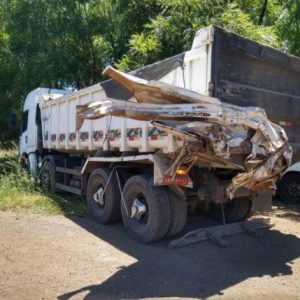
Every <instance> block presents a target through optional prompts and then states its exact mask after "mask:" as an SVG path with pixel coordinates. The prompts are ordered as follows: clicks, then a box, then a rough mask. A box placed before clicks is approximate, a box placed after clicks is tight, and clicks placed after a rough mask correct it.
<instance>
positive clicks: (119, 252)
mask: <svg viewBox="0 0 300 300" xmlns="http://www.w3.org/2000/svg"><path fill="white" fill-rule="evenodd" d="M271 215H272V221H273V222H275V223H276V225H275V227H273V228H272V229H271V230H267V231H265V237H264V238H262V239H255V238H253V237H250V236H248V235H246V234H239V235H237V236H234V237H230V238H227V240H228V241H229V242H230V247H229V248H226V249H224V248H220V247H218V246H216V245H214V244H212V243H211V242H202V243H199V244H196V245H192V246H188V247H185V248H180V249H168V248H167V244H168V243H167V241H162V242H160V243H156V244H153V245H140V244H138V243H137V242H135V241H133V240H132V239H131V238H130V237H128V235H127V234H126V232H125V230H124V229H123V227H122V225H121V224H116V225H112V226H108V227H105V226H102V225H99V224H96V223H94V222H93V221H91V220H89V219H87V218H72V219H68V218H65V217H61V216H58V217H45V216H36V215H24V214H22V215H16V214H13V213H3V212H1V213H0V299H18V300H19V299H56V298H58V299H128V298H129V299H136V298H139V299H140V298H148V297H149V298H151V297H153V298H155V297H156V298H165V297H166V298H167V297H170V298H175V299H177V298H184V299H186V298H209V297H211V298H212V299H215V298H222V299H271V298H272V299H300V210H299V209H298V210H297V209H288V208H284V207H283V208H282V207H281V208H278V207H275V208H274V210H273V212H272V214H271ZM195 218H196V217H194V218H192V221H191V222H193V224H195V222H196V224H197V225H198V227H200V226H203V225H205V224H206V222H208V221H207V220H206V219H205V218H203V217H202V218H198V217H197V218H196V219H197V220H196V221H195Z"/></svg>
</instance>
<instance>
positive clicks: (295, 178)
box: [277, 173, 300, 204]
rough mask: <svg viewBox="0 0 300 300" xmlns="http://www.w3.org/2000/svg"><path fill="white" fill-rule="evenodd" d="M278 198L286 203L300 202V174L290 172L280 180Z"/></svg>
mask: <svg viewBox="0 0 300 300" xmlns="http://www.w3.org/2000/svg"><path fill="white" fill-rule="evenodd" d="M277 198H278V199H279V201H281V202H283V203H285V204H300V174H298V173H288V174H286V175H284V176H283V177H282V178H281V180H279V182H278V184H277Z"/></svg>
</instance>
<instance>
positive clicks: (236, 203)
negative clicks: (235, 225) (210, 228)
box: [209, 197, 252, 223]
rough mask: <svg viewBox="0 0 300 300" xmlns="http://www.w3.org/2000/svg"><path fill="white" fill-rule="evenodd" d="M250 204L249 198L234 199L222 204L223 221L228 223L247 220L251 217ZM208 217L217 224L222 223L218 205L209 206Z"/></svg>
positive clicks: (220, 208)
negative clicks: (217, 222)
mask: <svg viewBox="0 0 300 300" xmlns="http://www.w3.org/2000/svg"><path fill="white" fill-rule="evenodd" d="M251 206H252V202H251V200H250V199H249V198H247V197H245V198H236V199H233V200H230V201H228V202H227V203H224V204H223V209H224V216H225V221H226V222H228V223H231V222H238V221H242V220H245V219H248V218H250V217H251V215H252V211H251ZM209 216H210V217H211V218H213V219H215V220H217V221H219V222H222V221H223V216H222V207H221V205H220V204H211V206H210V210H209Z"/></svg>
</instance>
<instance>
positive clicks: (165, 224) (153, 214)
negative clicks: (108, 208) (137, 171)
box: [121, 175, 171, 243]
mask: <svg viewBox="0 0 300 300" xmlns="http://www.w3.org/2000/svg"><path fill="white" fill-rule="evenodd" d="M123 196H124V203H123V202H122V205H121V212H122V219H123V222H124V225H125V227H126V229H127V231H128V232H129V234H130V235H132V236H133V237H134V238H135V239H137V240H138V241H140V242H143V243H150V242H154V241H157V240H160V239H161V238H163V237H164V236H165V235H166V233H167V231H168V229H169V228H170V214H171V212H170V204H169V201H168V195H167V192H166V189H165V188H163V187H154V186H153V180H152V179H151V177H150V176H145V175H142V176H139V175H136V176H133V177H131V178H129V179H128V180H127V182H126V184H125V186H124V189H123Z"/></svg>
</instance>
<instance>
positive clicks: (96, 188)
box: [92, 177, 106, 211]
mask: <svg viewBox="0 0 300 300" xmlns="http://www.w3.org/2000/svg"><path fill="white" fill-rule="evenodd" d="M104 188H105V186H104V184H103V182H102V180H101V178H98V177H96V178H95V181H94V184H93V190H92V191H93V193H92V199H93V203H94V205H95V208H97V209H99V210H101V211H102V210H103V209H104V207H105V202H106V201H105V198H106V197H105V193H104V190H105V189H104Z"/></svg>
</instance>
